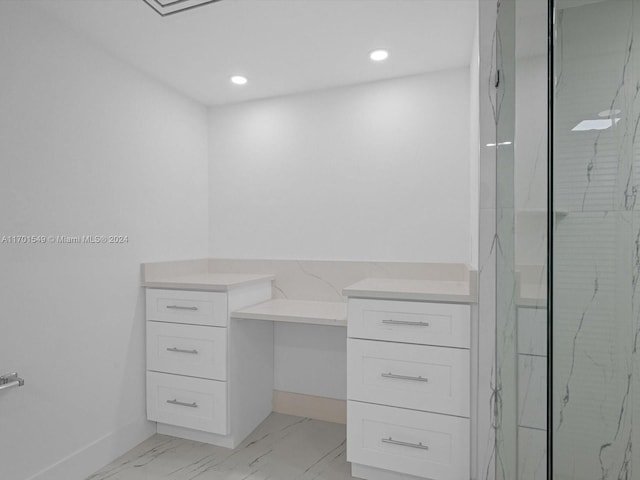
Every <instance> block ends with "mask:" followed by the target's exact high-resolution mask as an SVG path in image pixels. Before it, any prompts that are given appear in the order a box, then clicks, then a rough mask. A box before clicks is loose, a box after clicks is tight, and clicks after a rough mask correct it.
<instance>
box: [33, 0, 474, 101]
mask: <svg viewBox="0 0 640 480" xmlns="http://www.w3.org/2000/svg"><path fill="white" fill-rule="evenodd" d="M36 1H37V3H38V5H39V7H40V8H41V9H43V10H45V11H46V12H47V13H48V14H49V15H52V16H54V17H56V18H57V19H59V20H60V21H62V22H63V23H65V24H66V25H68V26H69V27H71V28H72V29H74V30H76V31H78V32H80V33H81V34H83V35H85V36H87V37H89V38H90V39H91V40H92V41H94V42H96V43H97V44H99V45H101V46H102V47H104V48H105V49H107V50H108V51H110V52H111V53H112V54H113V55H115V56H117V57H119V58H121V59H123V60H124V61H126V62H128V63H129V64H131V65H133V66H135V67H136V68H138V69H140V70H142V71H143V72H145V73H147V74H149V75H151V76H152V77H154V78H156V79H157V80H159V81H161V82H163V83H165V84H167V85H169V86H171V87H173V88H175V89H176V90H178V91H180V92H182V93H183V94H185V95H187V96H189V97H191V98H193V99H195V100H197V101H199V102H201V103H203V104H206V105H219V104H224V103H231V102H240V101H245V100H250V99H257V98H265V97H272V96H279V95H285V94H291V93H297V92H303V91H310V90H319V89H325V88H331V87H336V86H344V85H352V84H357V83H362V82H370V81H376V80H381V79H386V78H393V77H399V76H406V75H412V74H417V73H423V72H428V71H436V70H444V69H449V68H457V67H466V66H468V65H469V62H470V58H471V49H472V44H473V39H474V35H475V32H476V21H477V20H476V9H477V0H476V1H474V0H223V1H221V2H217V3H212V4H209V5H205V6H202V7H198V8H194V9H192V10H189V11H185V12H182V13H177V14H174V15H170V16H167V17H161V16H160V15H158V14H157V13H156V12H155V11H153V10H152V9H151V8H150V7H149V6H148V5H147V4H145V3H144V2H143V0H92V1H88V0H36ZM34 3H35V2H34ZM375 48H386V49H388V50H389V53H390V56H389V58H388V60H386V61H384V62H381V63H374V62H372V61H370V60H369V58H368V53H369V52H370V51H371V50H373V49H375ZM234 74H240V75H245V76H246V77H248V79H249V83H248V84H247V85H245V86H242V87H240V86H237V85H233V84H231V83H230V82H229V77H230V76H231V75H234Z"/></svg>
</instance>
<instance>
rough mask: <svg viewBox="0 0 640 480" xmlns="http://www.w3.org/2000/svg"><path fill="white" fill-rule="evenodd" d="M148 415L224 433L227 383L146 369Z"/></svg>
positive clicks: (160, 420) (226, 424) (152, 417)
mask: <svg viewBox="0 0 640 480" xmlns="http://www.w3.org/2000/svg"><path fill="white" fill-rule="evenodd" d="M147 418H148V419H149V420H153V421H155V422H160V423H166V424H169V425H176V426H179V427H186V428H192V429H194V430H202V431H205V432H210V433H217V434H220V435H226V434H227V433H228V431H229V428H228V422H227V383H226V382H219V381H216V380H203V379H201V378H191V377H182V376H179V375H169V374H167V373H157V372H147Z"/></svg>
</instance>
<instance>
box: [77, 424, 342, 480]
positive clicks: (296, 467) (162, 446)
mask: <svg viewBox="0 0 640 480" xmlns="http://www.w3.org/2000/svg"><path fill="white" fill-rule="evenodd" d="M352 478H353V477H352V476H351V467H350V465H349V464H348V463H347V461H346V430H345V425H341V424H338V423H329V422H322V421H319V420H311V419H309V418H301V417H293V416H290V415H283V414H279V413H272V414H271V415H269V417H267V419H266V420H265V421H264V422H263V423H262V424H261V425H260V426H259V427H258V428H257V429H256V430H255V431H254V432H253V433H252V434H251V435H249V437H247V439H246V440H245V441H244V442H242V443H241V444H240V445H239V446H238V447H237V448H235V449H227V448H223V447H216V446H213V445H208V444H206V443H200V442H194V441H191V440H184V439H180V438H175V437H169V436H166V435H154V436H153V437H151V438H149V439H148V440H146V441H144V442H143V443H141V444H140V445H138V446H137V447H135V448H134V449H132V450H131V451H129V452H128V453H126V454H125V455H123V456H122V457H120V458H118V459H117V460H115V461H114V462H112V463H110V464H109V465H107V466H105V467H104V468H102V469H101V470H100V471H98V472H96V473H95V474H93V475H91V476H90V477H89V478H88V479H87V480H156V479H157V480H160V479H163V480H164V479H167V480H267V479H273V480H294V479H295V480H312V479H316V480H348V479H352Z"/></svg>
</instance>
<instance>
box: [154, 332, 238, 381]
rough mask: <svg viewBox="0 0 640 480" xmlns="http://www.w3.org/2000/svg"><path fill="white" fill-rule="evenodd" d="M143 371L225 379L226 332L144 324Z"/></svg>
mask: <svg viewBox="0 0 640 480" xmlns="http://www.w3.org/2000/svg"><path fill="white" fill-rule="evenodd" d="M147 369H148V370H155V371H158V372H167V373H176V374H180V375H190V376H192V377H203V378H210V379H212V380H226V379H227V329H226V328H220V327H202V326H199V325H180V324H176V323H164V322H147Z"/></svg>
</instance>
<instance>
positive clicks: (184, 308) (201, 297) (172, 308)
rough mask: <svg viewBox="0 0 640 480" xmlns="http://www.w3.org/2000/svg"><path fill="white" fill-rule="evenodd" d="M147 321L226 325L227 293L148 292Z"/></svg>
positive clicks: (148, 290) (152, 290) (155, 290)
mask: <svg viewBox="0 0 640 480" xmlns="http://www.w3.org/2000/svg"><path fill="white" fill-rule="evenodd" d="M147 320H155V321H158V322H174V323H186V324H192V325H211V326H218V327H226V326H227V322H228V321H227V294H226V293H222V292H197V291H189V290H162V289H147Z"/></svg>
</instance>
